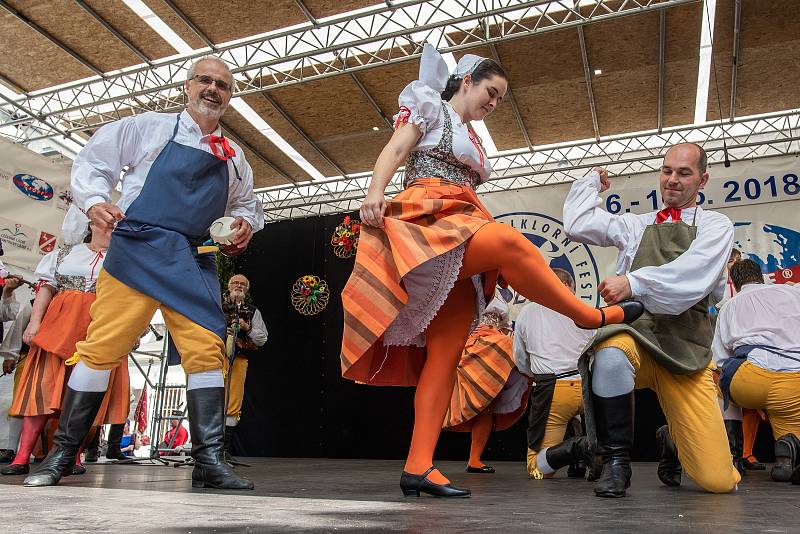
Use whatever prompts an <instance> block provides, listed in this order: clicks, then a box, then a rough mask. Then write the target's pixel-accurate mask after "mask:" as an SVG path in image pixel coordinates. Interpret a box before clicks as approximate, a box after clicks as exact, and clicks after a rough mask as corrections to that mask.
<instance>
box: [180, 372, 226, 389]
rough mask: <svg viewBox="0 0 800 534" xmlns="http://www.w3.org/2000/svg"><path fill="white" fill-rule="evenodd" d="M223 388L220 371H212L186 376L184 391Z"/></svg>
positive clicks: (223, 383)
mask: <svg viewBox="0 0 800 534" xmlns="http://www.w3.org/2000/svg"><path fill="white" fill-rule="evenodd" d="M224 387H225V381H224V380H223V379H222V369H212V370H211V371H201V372H199V373H192V374H190V375H186V389H201V388H224Z"/></svg>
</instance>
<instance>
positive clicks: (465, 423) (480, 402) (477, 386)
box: [442, 324, 531, 432]
mask: <svg viewBox="0 0 800 534" xmlns="http://www.w3.org/2000/svg"><path fill="white" fill-rule="evenodd" d="M530 391H531V382H530V379H529V378H527V377H525V376H524V375H522V374H521V373H520V372H519V371H517V369H516V366H515V365H514V356H513V340H512V338H511V336H508V335H506V334H504V333H502V332H501V331H500V330H498V329H497V328H495V327H493V326H489V325H486V324H481V325H480V326H479V327H478V328H476V329H475V330H474V331H473V332H472V333H471V334H470V336H469V338H468V339H467V344H466V345H465V346H464V352H463V354H462V355H461V361H460V362H459V363H458V369H457V371H456V383H455V386H454V388H453V396H452V397H451V399H450V407H449V408H448V410H447V415H445V418H444V424H443V425H442V428H445V429H447V430H454V431H458V432H468V431H469V430H470V429H471V428H472V421H473V419H474V418H475V416H477V415H478V414H480V413H481V412H483V411H484V410H487V409H491V410H492V412H493V413H494V416H495V417H494V420H495V421H494V429H495V430H505V429H506V428H508V427H510V426H511V425H513V424H514V423H515V422H516V421H517V419H519V418H520V416H521V415H522V414H523V413H524V412H525V409H526V408H527V404H528V396H529V395H530Z"/></svg>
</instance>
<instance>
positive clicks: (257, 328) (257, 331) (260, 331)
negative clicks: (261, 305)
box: [247, 308, 269, 347]
mask: <svg viewBox="0 0 800 534" xmlns="http://www.w3.org/2000/svg"><path fill="white" fill-rule="evenodd" d="M268 336H269V333H268V332H267V325H266V324H264V318H263V317H261V311H260V310H259V309H258V308H256V311H255V313H254V314H253V319H252V320H251V321H250V331H249V332H248V333H247V337H249V338H250V341H252V342H253V343H255V344H256V346H258V347H261V346H263V345H264V343H266V342H267V337H268Z"/></svg>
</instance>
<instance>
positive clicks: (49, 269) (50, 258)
mask: <svg viewBox="0 0 800 534" xmlns="http://www.w3.org/2000/svg"><path fill="white" fill-rule="evenodd" d="M59 250H61V248H60V247H56V249H55V250H53V251H52V252H48V253H47V254H45V256H44V258H42V259H41V260H39V265H37V266H36V271H35V272H34V275H33V276H34V278H35V279H36V281H37V282H44V283H45V284H47V285H49V286H52V287H57V286H56V264H57V263H58V251H59Z"/></svg>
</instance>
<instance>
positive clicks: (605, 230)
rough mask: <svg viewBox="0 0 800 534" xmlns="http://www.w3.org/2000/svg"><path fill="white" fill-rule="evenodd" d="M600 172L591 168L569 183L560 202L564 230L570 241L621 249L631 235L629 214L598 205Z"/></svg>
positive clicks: (631, 216)
mask: <svg viewBox="0 0 800 534" xmlns="http://www.w3.org/2000/svg"><path fill="white" fill-rule="evenodd" d="M599 192H600V174H598V173H597V172H596V171H592V172H591V173H589V174H588V175H587V176H584V177H583V178H579V179H577V180H575V181H574V182H573V183H572V187H571V188H570V190H569V193H568V194H567V198H566V200H565V201H564V229H565V230H566V232H567V236H568V237H569V238H570V239H572V240H573V241H577V242H579V243H585V244H589V245H598V246H601V247H610V246H615V247H617V248H618V249H619V250H624V249H625V247H626V246H627V245H628V240H629V239H630V236H631V235H632V230H631V228H630V222H632V218H633V217H635V216H634V215H632V214H627V213H626V214H624V215H612V214H610V213H608V212H607V211H606V210H604V209H603V208H601V207H600V204H601V203H602V201H603V199H602V198H600V195H599Z"/></svg>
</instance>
